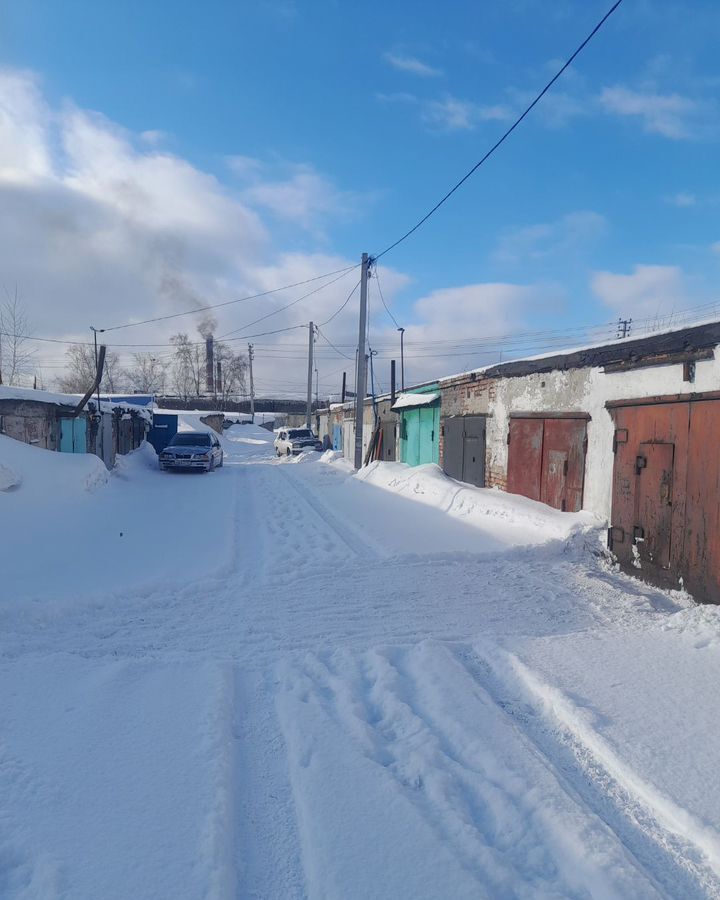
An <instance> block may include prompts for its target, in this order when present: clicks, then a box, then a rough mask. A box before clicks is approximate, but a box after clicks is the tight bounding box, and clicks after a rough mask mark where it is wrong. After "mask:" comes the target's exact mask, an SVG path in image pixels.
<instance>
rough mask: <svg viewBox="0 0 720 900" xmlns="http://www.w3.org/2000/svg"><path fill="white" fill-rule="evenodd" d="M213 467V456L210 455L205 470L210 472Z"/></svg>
mask: <svg viewBox="0 0 720 900" xmlns="http://www.w3.org/2000/svg"><path fill="white" fill-rule="evenodd" d="M214 468H215V457H214V456H212V457H210V462H209V463H208V467H207V470H206V471H208V472H212V470H213V469H214Z"/></svg>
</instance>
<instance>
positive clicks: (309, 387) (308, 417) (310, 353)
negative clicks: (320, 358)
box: [305, 322, 315, 428]
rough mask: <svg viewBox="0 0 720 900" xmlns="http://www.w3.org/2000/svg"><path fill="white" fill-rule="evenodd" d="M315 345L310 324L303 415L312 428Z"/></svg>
mask: <svg viewBox="0 0 720 900" xmlns="http://www.w3.org/2000/svg"><path fill="white" fill-rule="evenodd" d="M314 343H315V326H314V325H313V323H312V322H310V324H309V325H308V377H307V410H306V413H305V425H306V427H307V428H311V427H312V388H313V344H314Z"/></svg>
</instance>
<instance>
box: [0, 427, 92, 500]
mask: <svg viewBox="0 0 720 900" xmlns="http://www.w3.org/2000/svg"><path fill="white" fill-rule="evenodd" d="M108 478H109V473H108V471H107V469H106V468H105V464H104V463H103V462H102V460H101V459H99V457H97V456H94V455H93V454H91V453H56V452H55V451H53V450H45V449H43V448H42V447H34V446H33V445H31V444H25V443H23V442H22V441H16V440H14V439H13V438H10V437H7V436H6V435H0V490H1V491H7V490H8V489H13V488H14V489H16V491H17V493H18V496H19V498H20V500H21V501H22V502H23V503H27V502H29V501H30V499H31V498H33V499H35V500H38V499H42V498H43V497H48V496H56V497H59V496H62V497H67V496H68V495H72V494H75V493H76V492H78V491H80V492H84V491H94V490H97V488H99V487H102V486H103V485H104V484H106V483H107V481H108ZM14 492H15V491H14ZM0 509H1V507H0Z"/></svg>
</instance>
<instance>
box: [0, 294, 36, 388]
mask: <svg viewBox="0 0 720 900" xmlns="http://www.w3.org/2000/svg"><path fill="white" fill-rule="evenodd" d="M5 294H6V299H5V301H4V302H3V303H2V304H0V384H9V385H13V384H18V383H19V381H20V380H21V379H22V377H23V376H24V375H28V374H30V372H31V370H32V361H33V356H34V355H35V351H34V350H32V349H31V348H30V345H29V343H28V341H29V339H30V334H31V326H30V321H29V319H28V316H27V313H26V311H25V308H24V306H23V304H22V301H21V299H20V295H19V293H18V289H17V287H16V288H15V291H14V293H12V294H11V293H10V292H9V291H8V290H7V289H6V291H5Z"/></svg>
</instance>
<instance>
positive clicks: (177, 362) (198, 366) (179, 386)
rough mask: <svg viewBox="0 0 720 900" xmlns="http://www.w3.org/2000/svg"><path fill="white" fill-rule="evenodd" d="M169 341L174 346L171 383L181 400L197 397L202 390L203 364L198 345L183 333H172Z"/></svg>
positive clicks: (202, 356)
mask: <svg viewBox="0 0 720 900" xmlns="http://www.w3.org/2000/svg"><path fill="white" fill-rule="evenodd" d="M170 343H171V344H172V345H173V346H174V347H175V355H174V358H173V363H172V383H173V389H174V391H175V393H176V394H177V396H178V397H181V398H182V399H183V400H187V399H188V398H189V397H199V396H200V394H201V392H202V379H203V373H204V366H205V360H204V355H201V353H200V347H199V346H198V344H197V343H193V342H192V341H191V340H190V338H189V337H188V336H187V334H184V333H179V334H175V335H173V336H172V337H171V338H170Z"/></svg>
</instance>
